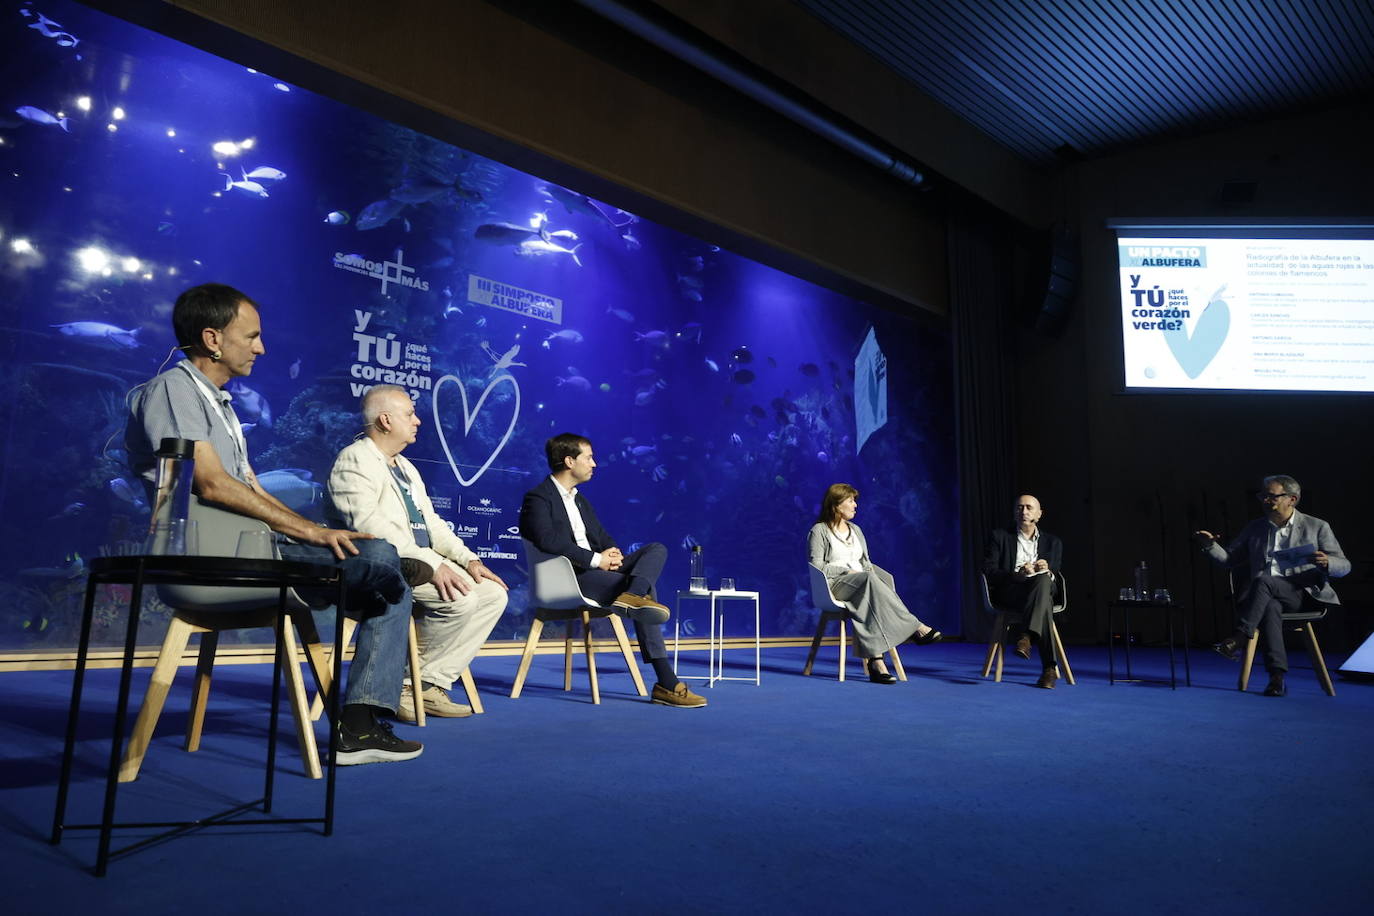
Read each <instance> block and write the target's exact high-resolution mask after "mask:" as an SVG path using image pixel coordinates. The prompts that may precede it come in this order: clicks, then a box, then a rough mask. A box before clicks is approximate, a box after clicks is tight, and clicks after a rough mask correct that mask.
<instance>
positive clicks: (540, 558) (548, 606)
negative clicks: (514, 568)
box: [510, 538, 649, 704]
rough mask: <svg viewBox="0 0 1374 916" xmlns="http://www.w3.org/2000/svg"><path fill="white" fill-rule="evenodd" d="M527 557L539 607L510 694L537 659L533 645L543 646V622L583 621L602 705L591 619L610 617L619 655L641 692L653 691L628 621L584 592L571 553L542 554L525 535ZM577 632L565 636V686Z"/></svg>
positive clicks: (590, 665)
mask: <svg viewBox="0 0 1374 916" xmlns="http://www.w3.org/2000/svg"><path fill="white" fill-rule="evenodd" d="M521 542H522V543H523V544H524V545H525V560H526V562H527V563H528V564H529V569H530V603H531V604H533V605H534V606H535V612H534V620H533V621H532V622H531V623H530V635H529V636H528V637H526V638H525V648H524V651H523V652H522V653H521V654H520V667H519V668H518V669H517V670H516V672H515V684H514V685H513V686H512V687H511V691H510V695H511V698H512V699H514V698H517V697H519V696H520V691H521V690H523V689H524V687H525V677H526V675H528V674H529V670H530V661H531V660H532V659H533V658H534V650H535V647H536V646H538V645H539V634H540V633H542V632H543V630H544V624H545V623H547V622H549V621H551V620H563V621H574V620H581V621H582V640H583V645H584V650H585V651H586V654H587V677H588V678H589V679H590V681H591V687H592V702H593V703H596V704H600V702H601V687H600V685H599V684H598V682H597V679H596V648H595V644H594V643H593V641H592V619H593V618H596V617H606V618H608V619H609V620H610V622H611V630H612V631H613V632H614V633H615V639H616V642H617V643H618V644H619V647H620V654H621V655H623V656H624V657H625V664H626V665H627V666H629V669H630V677H631V678H632V679H633V680H634V685H635V691H636V692H637V693H638V694H639V695H640V696H642V697H644V696H648V695H649V692H648V691H647V690H645V689H644V678H642V677H641V676H640V674H639V664H638V663H637V662H636V660H635V657H634V653H633V651H631V649H630V640H629V638H628V637H627V636H626V635H625V626H624V625H623V624H622V623H621V622H620V616H619V615H618V614H616V613H615V609H614V608H609V607H603V606H601V605H600V604H597V603H596V602H595V601H592V600H591V599H590V598H588V597H587V596H586V595H584V594H582V589H581V588H580V587H579V586H578V584H577V574H576V573H575V572H574V571H573V565H572V562H571V561H570V560H569V559H568V558H567V557H560V556H555V555H553V554H549V553H544V552H543V551H542V550H540V549H539V548H538V547H535V546H534V545H533V544H531V543H530V542H529V541H528V540H526V539H525V538H521ZM572 656H573V634H572V626H571V625H569V626H568V629H567V632H566V633H565V634H564V637H563V689H564V690H572Z"/></svg>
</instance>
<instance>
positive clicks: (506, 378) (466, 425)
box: [430, 372, 520, 487]
mask: <svg viewBox="0 0 1374 916" xmlns="http://www.w3.org/2000/svg"><path fill="white" fill-rule="evenodd" d="M444 382H453V384H455V385H457V386H458V393H459V394H460V395H462V398H463V435H464V436H466V435H467V434H468V432H469V431H470V430H471V429H472V424H473V423H474V422H475V421H476V420H477V414H479V413H481V411H482V404H483V403H485V402H486V400H487V395H489V394H491V392H492V389H494V388H495V387H496V386H497V385H499V384H500V383H501V382H510V384H511V387H512V388H514V389H515V411H514V413H512V414H511V417H510V425H509V426H507V427H506V434H505V435H504V436H502V437H501V441H500V442H499V443H497V446H496V448H495V449H494V450H493V451H492V453H491V454H490V455H488V456H487V460H486V462H485V463H484V464H483V465H482V466H481V467H480V468H478V469H477V473H476V474H473V475H472V479H471V480H464V479H463V474H462V472H460V471H459V470H458V462H456V461H454V460H453V452H452V451H450V450H449V447H448V439H447V438H446V437H445V436H444V424H443V423H441V422H439V389H440V388H442V387H443V386H444ZM430 406H431V408H432V409H433V411H434V428H435V430H436V431H438V433H439V445H441V446H442V447H443V449H444V456H445V457H447V458H448V466H449V467H450V468H452V469H453V476H454V477H457V478H458V482H459V483H460V484H462V485H463V486H465V487H470V486H472V485H473V484H474V483H476V482H477V479H478V478H479V477H481V476H482V475H483V474H484V473H486V470H487V468H489V467H491V463H492V462H493V461H495V460H496V456H497V455H499V454H501V449H503V448H505V447H506V443H507V442H509V441H510V436H511V433H513V432H515V424H516V422H517V421H518V420H519V419H520V383H519V382H517V381H516V380H515V376H513V375H511V374H510V373H509V372H503V373H501V374H500V375H498V376H497V377H496V378H494V379H492V380H491V381H490V382H489V383H488V384H487V387H486V388H484V389H483V390H482V396H481V397H480V398H478V399H477V404H476V406H475V407H473V408H472V412H471V413H469V412H468V392H467V387H466V386H465V385H464V384H463V380H462V379H460V378H457V377H456V376H452V375H445V376H444V377H442V378H441V379H439V381H437V382H435V383H434V394H433V395H432V396H431V397H430Z"/></svg>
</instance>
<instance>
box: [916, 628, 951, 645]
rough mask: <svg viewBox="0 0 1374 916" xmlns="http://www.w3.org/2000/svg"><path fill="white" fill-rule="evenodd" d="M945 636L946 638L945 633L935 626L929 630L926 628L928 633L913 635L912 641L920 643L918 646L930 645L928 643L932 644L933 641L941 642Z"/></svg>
mask: <svg viewBox="0 0 1374 916" xmlns="http://www.w3.org/2000/svg"><path fill="white" fill-rule="evenodd" d="M944 638H945V634H943V633H941V632H940V631H939V630H937V629H935V628H934V627H931V628H930V629H929V630H926V635H924V636H913V637H911V641H912V642H914V643H915V644H916V645H918V646H928V645H930V644H931V643H933V642H939V641H940V640H942V639H944Z"/></svg>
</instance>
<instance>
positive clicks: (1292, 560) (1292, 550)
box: [1274, 544, 1317, 566]
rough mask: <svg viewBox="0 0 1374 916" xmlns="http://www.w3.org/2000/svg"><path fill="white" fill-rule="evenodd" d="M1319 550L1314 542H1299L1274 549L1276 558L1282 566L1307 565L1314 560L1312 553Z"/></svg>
mask: <svg viewBox="0 0 1374 916" xmlns="http://www.w3.org/2000/svg"><path fill="white" fill-rule="evenodd" d="M1316 552H1317V548H1316V545H1314V544H1299V545H1298V546H1297V547H1285V548H1284V549H1283V550H1276V551H1274V560H1275V561H1277V562H1278V564H1279V565H1280V566H1305V565H1306V564H1308V563H1311V562H1312V554H1314V553H1316Z"/></svg>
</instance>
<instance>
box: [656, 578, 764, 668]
mask: <svg viewBox="0 0 1374 916" xmlns="http://www.w3.org/2000/svg"><path fill="white" fill-rule="evenodd" d="M692 599H697V600H705V601H709V602H710V603H711V636H710V639H709V641H708V642H707V650H706V672H707V673H706V676H705V677H702V676H701V675H699V674H698V675H693V676H691V677H685V678H682V679H683V680H685V681H705V682H706V686H707V687H714V686H716V682H717V681H753V682H754V686H755V687H757V686H758V685H759V683H760V681H761V676H760V675H761V671H762V648H763V646H762V641H761V639H760V634H759V593H758V592H739V591H730V592H723V591H720V590H716V591H708V592H692V591H680V592H678V593H677V605H676V606H675V607H674V608H673V617H674V618H675V619H674V622H673V671H674V673H676V672H677V649H678V644H679V642H681V639H682V602H683V601H684V600H692ZM734 600H740V601H752V602H754V676H753V677H726V676H725V613H724V609H723V608H722V610H721V611H719V612H718V611H717V610H716V605H717V602H719V603H720V604H722V605H723V604H724V603H725V602H726V601H734Z"/></svg>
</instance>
